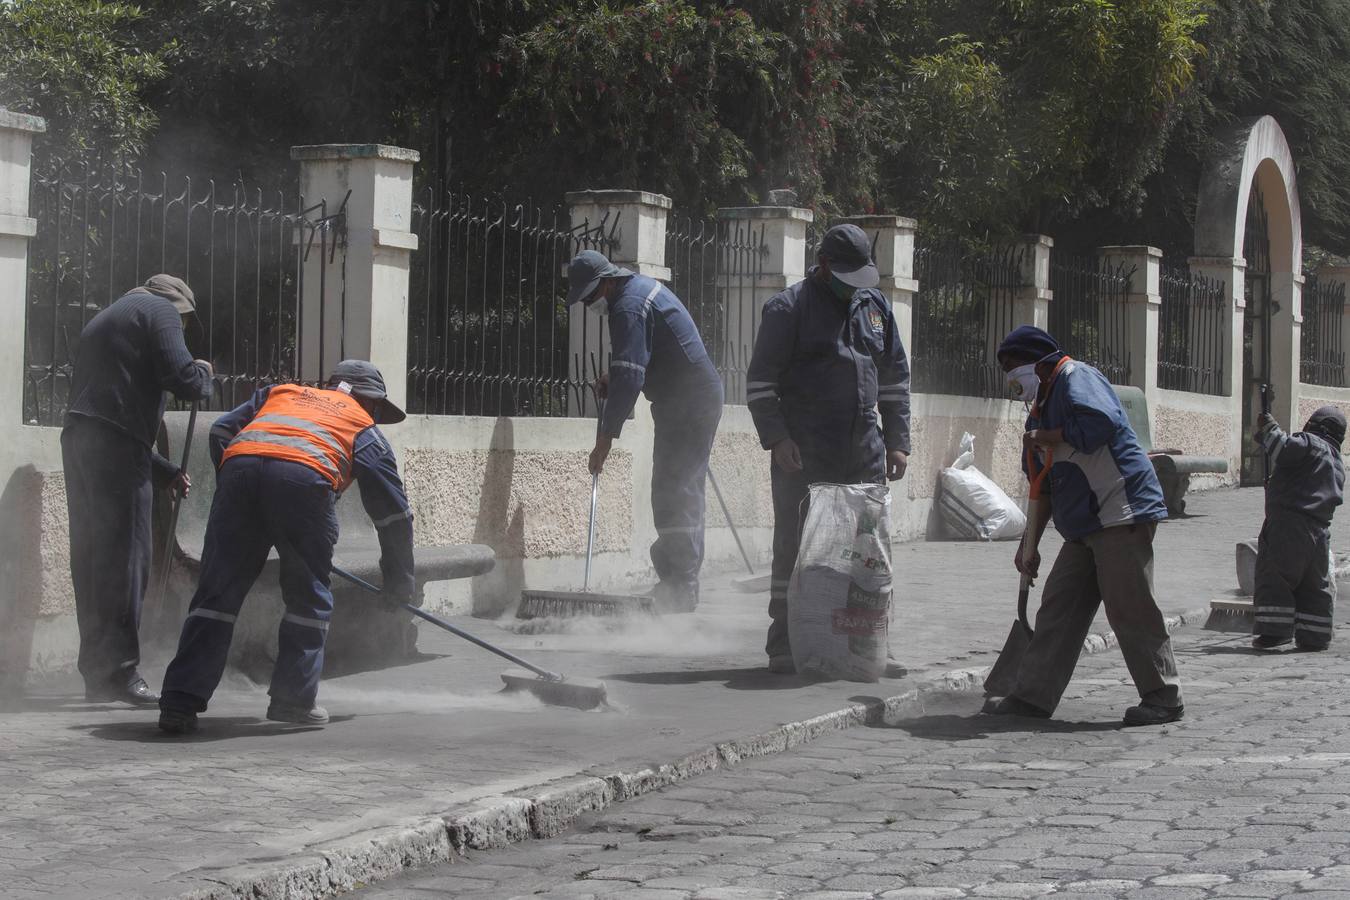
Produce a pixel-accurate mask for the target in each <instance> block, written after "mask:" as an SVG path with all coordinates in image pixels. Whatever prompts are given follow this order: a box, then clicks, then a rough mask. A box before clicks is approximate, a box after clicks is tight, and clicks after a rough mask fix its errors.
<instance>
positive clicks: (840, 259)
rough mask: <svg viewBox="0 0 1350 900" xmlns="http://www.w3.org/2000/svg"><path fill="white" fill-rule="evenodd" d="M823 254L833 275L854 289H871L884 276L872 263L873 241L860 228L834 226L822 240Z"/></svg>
mask: <svg viewBox="0 0 1350 900" xmlns="http://www.w3.org/2000/svg"><path fill="white" fill-rule="evenodd" d="M820 255H821V256H823V257H825V258H826V259H827V260H829V261H830V273H831V274H832V275H834V277H836V278H838V279H839V280H840V281H842V282H843V283H844V284H846V285H848V286H849V287H851V288H872V287H876V286H877V285H878V284H880V283H881V274H880V273H879V272H877V267H876V264H875V263H873V262H872V242H871V241H869V240H868V239H867V233H866V232H864V231H863V230H862V229H861V228H859V227H858V226H857V225H853V224H845V225H835V226H834V227H832V228H831V229H830V230H828V231H826V232H825V237H823V238H821V241H820Z"/></svg>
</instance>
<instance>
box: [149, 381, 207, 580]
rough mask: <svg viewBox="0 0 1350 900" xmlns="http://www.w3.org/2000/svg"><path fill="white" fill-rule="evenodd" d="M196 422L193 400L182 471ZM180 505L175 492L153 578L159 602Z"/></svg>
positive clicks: (184, 438) (195, 405)
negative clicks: (156, 571) (162, 549)
mask: <svg viewBox="0 0 1350 900" xmlns="http://www.w3.org/2000/svg"><path fill="white" fill-rule="evenodd" d="M196 424H197V401H196V400H193V401H192V411H191V412H190V413H188V425H187V434H185V435H184V436H183V464H182V466H180V467H179V468H180V470H181V471H183V472H186V471H187V466H188V454H190V453H191V452H192V432H193V431H194V430H196V429H195V426H196ZM182 505H183V495H182V494H177V495H176V496H175V497H174V498H173V503H172V506H171V508H170V510H169V527H168V529H167V530H168V535H167V536H166V537H165V539H164V555H163V557H161V560H162V561H161V562H160V564H159V572H158V573H157V574H158V576H159V577H157V578H156V579H155V581H156V585H155V588H156V593H155V596H156V598H158V599H159V601H160V602H163V600H164V596H165V594H167V593H168V590H169V572H170V570H171V569H172V568H173V548H174V545H175V544H176V543H177V541H176V540H175V535H174V532H176V531H177V530H178V509H179V507H181V506H182Z"/></svg>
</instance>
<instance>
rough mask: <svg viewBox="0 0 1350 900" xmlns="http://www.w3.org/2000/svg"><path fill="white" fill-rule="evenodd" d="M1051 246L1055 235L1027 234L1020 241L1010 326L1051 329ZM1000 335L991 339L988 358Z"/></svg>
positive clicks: (1052, 296)
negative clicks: (1019, 266) (1019, 275)
mask: <svg viewBox="0 0 1350 900" xmlns="http://www.w3.org/2000/svg"><path fill="white" fill-rule="evenodd" d="M1054 246H1055V239H1054V238H1052V237H1050V236H1048V235H1044V234H1029V235H1027V236H1026V237H1024V238H1023V239H1022V243H1021V244H1020V245H1019V247H1020V249H1021V251H1022V278H1021V281H1022V284H1021V286H1020V287H1019V288H1018V289H1017V296H1016V297H1015V298H1014V300H1013V321H1012V325H1013V328H1015V327H1017V326H1018V325H1035V326H1036V327H1037V328H1041V329H1044V330H1046V331H1049V330H1050V301H1051V300H1053V299H1054V292H1053V291H1051V290H1050V249H1051V248H1052V247H1054ZM1009 330H1010V331H1011V330H1012V329H1011V328H1010V329H1009ZM1002 339H1003V335H998V336H997V337H996V338H995V339H994V342H995V346H994V347H991V348H990V358H991V359H992V358H993V351H994V350H995V349H997V345H998V342H999V341H1001V340H1002Z"/></svg>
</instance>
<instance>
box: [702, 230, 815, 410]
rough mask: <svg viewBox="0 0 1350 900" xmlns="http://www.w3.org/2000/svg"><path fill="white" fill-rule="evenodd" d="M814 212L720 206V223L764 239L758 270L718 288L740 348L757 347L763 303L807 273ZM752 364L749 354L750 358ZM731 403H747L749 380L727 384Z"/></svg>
mask: <svg viewBox="0 0 1350 900" xmlns="http://www.w3.org/2000/svg"><path fill="white" fill-rule="evenodd" d="M813 215H814V214H813V213H812V212H811V210H809V209H803V208H801V207H797V206H728V207H722V208H721V209H719V210H717V219H718V224H719V226H720V227H721V228H723V229H726V230H727V231H728V232H729V233H730V234H732V235H733V236H737V240H739V241H742V242H749V243H761V244H762V245H763V248H764V251H763V253H762V255H761V256H760V259H759V263H758V266H757V271H755V272H754V273H753V274H746V275H737V276H729V275H723V276H721V277H720V278H719V283H718V290H719V292H720V294H721V297H722V302H723V303H724V304H725V306H726V317H727V320H726V332H725V333H726V335H727V340H728V342H729V343H730V344H731V345H732V349H733V350H734V351H735V352H737V353H739V352H740V350H741V348H742V347H744V348H746V352H747V353H748V352H749V351H750V350H753V349H754V343H755V335H756V334H757V333H758V332H759V320H760V316H761V314H762V312H763V310H764V303H765V301H767V300H768V299H769V298H770V297H772V296H773V295H774V294H777V293H778V292H779V291H782V290H783V289H784V288H786V287H788V286H789V285H793V284H796V283H797V282H799V281H801V280H802V279H803V278H805V277H806V269H807V267H808V265H814V264H815V260H814V259H813V260H810V261H809V262H808V260H807V259H806V226H807V225H809V224H810V223H811V220H812V217H813ZM746 365H747V366H748V365H749V359H748V358H747V359H746ZM726 388H727V403H728V404H736V405H739V404H743V403H745V390H744V383H743V382H741V383H728V384H727V386H726Z"/></svg>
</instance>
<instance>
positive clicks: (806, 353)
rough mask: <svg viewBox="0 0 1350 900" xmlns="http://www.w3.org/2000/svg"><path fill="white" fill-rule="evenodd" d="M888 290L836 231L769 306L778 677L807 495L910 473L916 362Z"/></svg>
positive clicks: (855, 233) (765, 392) (753, 387)
mask: <svg viewBox="0 0 1350 900" xmlns="http://www.w3.org/2000/svg"><path fill="white" fill-rule="evenodd" d="M880 280H881V278H880V275H879V273H878V272H877V267H876V265H875V264H874V263H873V262H872V245H871V242H870V241H868V239H867V234H866V233H865V232H864V231H863V230H862V229H861V228H859V227H858V226H857V225H852V224H844V225H836V226H834V227H833V228H831V229H829V230H828V231H826V232H825V236H824V237H823V238H822V239H821V244H820V254H819V256H818V259H817V265H815V266H813V267H812V268H811V271H810V272H808V273H807V276H806V278H805V280H803V281H800V282H798V283H797V284H794V285H793V286H792V287H790V288H788V289H787V290H785V291H783V292H782V293H779V294H775V295H774V296H773V297H770V298H769V300H768V302H767V303H765V305H764V318H763V320H762V322H761V323H760V328H759V335H758V337H757V338H756V340H755V352H754V355H753V356H752V357H751V359H750V369H749V371H748V372H747V373H746V381H747V384H746V401H747V403H748V404H749V406H750V414H751V416H752V417H753V418H754V421H755V429H756V430H757V431H758V432H759V439H760V443H761V444H762V445H763V447H764V449H766V450H770V451H772V453H773V461H772V464H771V467H770V477H771V480H772V486H773V570H772V575H771V578H770V585H769V620H770V623H769V633H768V638H767V640H766V642H765V648H764V649H765V651H766V652H767V653H768V656H769V670H770V671H772V672H779V673H783V674H787V673H791V672H795V671H796V667H795V666H794V665H793V661H792V645H791V642H790V640H789V637H788V625H787V589H788V581H789V579H790V578H791V576H792V570H793V568H794V567H795V566H796V563H797V551H798V549H799V535H800V532H801V527H800V526H801V521H802V515H803V512H804V508H805V501H806V499H807V488H808V486H809V485H810V484H811V483H812V482H818V481H827V482H833V483H836V484H865V483H885V482H886V480H888V479H889V480H891V481H895V480H898V479H900V478H903V477H904V474H905V467H906V466H907V465H908V461H909V452H910V440H909V360H908V358H907V357H906V356H905V348H904V346H903V345H902V344H901V341H900V332H899V329H898V328H897V327H896V324H895V317H894V316H893V315H892V314H891V303H890V301H889V300H888V299H886V297H885V295H884V294H882V293H881V292H880V291H878V290H876V286H877V285H878V284H879V283H880Z"/></svg>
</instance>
